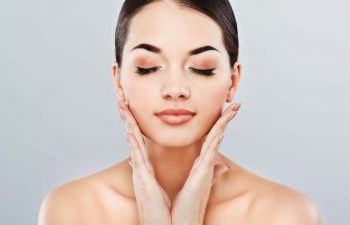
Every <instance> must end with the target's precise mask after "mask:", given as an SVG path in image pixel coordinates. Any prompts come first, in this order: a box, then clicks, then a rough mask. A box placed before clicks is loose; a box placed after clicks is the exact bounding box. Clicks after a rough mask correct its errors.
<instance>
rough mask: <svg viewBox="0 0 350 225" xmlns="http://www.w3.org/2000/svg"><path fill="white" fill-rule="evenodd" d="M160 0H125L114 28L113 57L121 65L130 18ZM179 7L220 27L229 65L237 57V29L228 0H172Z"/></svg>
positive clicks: (232, 63) (231, 64)
mask: <svg viewBox="0 0 350 225" xmlns="http://www.w3.org/2000/svg"><path fill="white" fill-rule="evenodd" d="M158 1H160V0H125V1H124V3H123V6H122V8H121V11H120V14H119V17H118V22H117V27H116V30H115V59H116V62H117V63H118V65H119V66H121V65H122V53H123V49H124V46H125V41H126V38H127V36H128V31H129V25H130V20H131V19H132V18H133V16H134V15H135V14H137V13H138V12H139V11H140V10H141V9H142V8H143V7H144V6H146V5H147V4H149V3H152V2H158ZM174 2H175V3H177V5H178V6H180V7H187V8H190V9H194V10H196V11H199V12H201V13H203V14H205V15H207V16H209V17H210V18H212V19H213V20H214V21H215V22H216V23H217V24H218V25H219V26H220V28H221V31H222V36H223V43H224V46H225V49H226V50H227V52H228V55H229V58H230V59H229V60H230V66H231V68H232V67H233V65H234V63H235V62H236V61H237V59H238V48H239V42H238V30H237V23H236V18H235V15H234V12H233V10H232V7H231V4H230V2H229V0H174Z"/></svg>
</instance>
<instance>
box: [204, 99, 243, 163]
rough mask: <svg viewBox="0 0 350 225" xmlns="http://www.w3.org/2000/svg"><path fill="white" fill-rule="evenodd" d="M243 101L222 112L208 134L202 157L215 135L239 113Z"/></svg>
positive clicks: (221, 131)
mask: <svg viewBox="0 0 350 225" xmlns="http://www.w3.org/2000/svg"><path fill="white" fill-rule="evenodd" d="M240 105H241V103H238V104H234V105H233V106H230V107H229V108H228V109H227V110H225V111H224V113H222V116H221V117H220V118H219V119H218V121H217V122H216V123H215V125H214V126H213V127H212V128H211V130H210V132H209V134H208V135H207V137H206V139H205V141H204V143H203V146H202V149H201V153H200V156H201V159H202V158H203V155H204V154H205V152H206V151H207V149H208V146H209V145H210V144H211V143H212V141H213V140H214V138H215V136H216V135H217V134H221V133H223V132H224V130H225V128H226V126H227V124H228V122H230V121H231V120H232V119H233V118H234V117H235V115H236V114H237V112H238V110H239V108H240Z"/></svg>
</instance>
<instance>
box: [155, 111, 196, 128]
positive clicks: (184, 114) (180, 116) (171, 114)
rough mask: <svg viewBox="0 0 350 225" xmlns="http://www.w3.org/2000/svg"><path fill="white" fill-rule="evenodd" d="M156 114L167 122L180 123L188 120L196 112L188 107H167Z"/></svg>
mask: <svg viewBox="0 0 350 225" xmlns="http://www.w3.org/2000/svg"><path fill="white" fill-rule="evenodd" d="M155 115H156V116H157V117H158V118H159V119H160V120H161V121H163V122H165V123H167V124H172V125H178V124H183V123H186V122H188V121H189V120H191V119H192V118H193V117H194V115H196V113H194V112H192V111H189V110H186V109H166V110H163V111H161V112H158V113H155Z"/></svg>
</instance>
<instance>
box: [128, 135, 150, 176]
mask: <svg viewBox="0 0 350 225" xmlns="http://www.w3.org/2000/svg"><path fill="white" fill-rule="evenodd" d="M127 137H128V142H129V146H130V149H131V158H132V161H131V163H132V165H131V166H132V168H133V170H134V171H138V172H140V173H145V172H148V168H147V166H146V164H145V161H144V158H143V155H142V153H141V151H140V149H139V146H138V144H137V141H136V139H135V137H134V135H133V134H132V133H127Z"/></svg>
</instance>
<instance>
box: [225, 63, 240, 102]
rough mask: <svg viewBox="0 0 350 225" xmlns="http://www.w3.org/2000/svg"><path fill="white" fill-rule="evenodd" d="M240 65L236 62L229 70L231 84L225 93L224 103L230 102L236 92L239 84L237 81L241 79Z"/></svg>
mask: <svg viewBox="0 0 350 225" xmlns="http://www.w3.org/2000/svg"><path fill="white" fill-rule="evenodd" d="M241 68H242V65H241V63H240V62H239V61H238V60H237V61H236V62H235V64H234V65H233V67H232V68H231V76H230V79H231V84H230V87H229V89H228V91H227V95H226V102H232V100H233V96H234V93H235V92H236V90H237V88H238V84H239V80H240V78H241Z"/></svg>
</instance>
